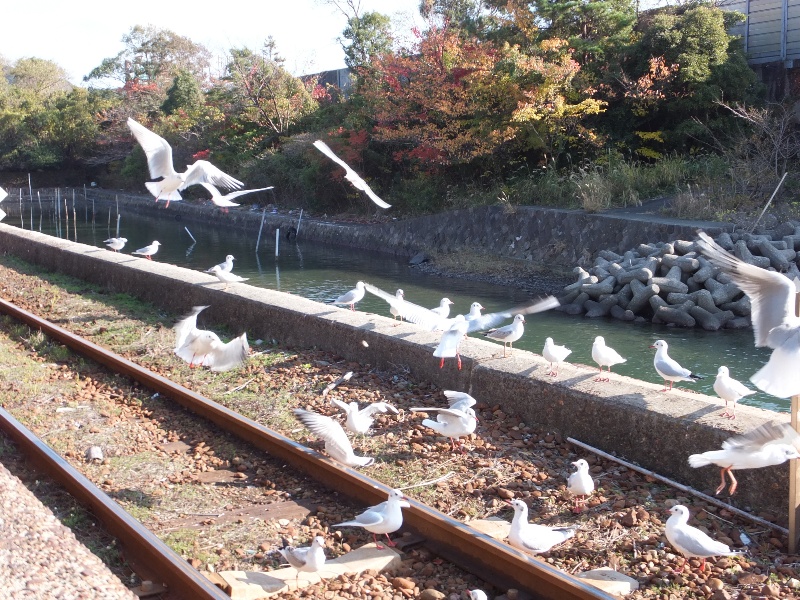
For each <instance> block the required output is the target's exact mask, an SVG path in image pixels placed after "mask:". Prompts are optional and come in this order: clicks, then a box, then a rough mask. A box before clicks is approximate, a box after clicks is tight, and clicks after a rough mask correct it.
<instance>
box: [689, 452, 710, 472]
mask: <svg viewBox="0 0 800 600" xmlns="http://www.w3.org/2000/svg"><path fill="white" fill-rule="evenodd" d="M710 464H713V463H712V462H711V461H710V460H709V459H708V458H707V457H705V456H703V455H702V454H692V455H691V456H690V457H689V466H690V467H692V468H695V469H697V468H698V467H705V466H707V465H710Z"/></svg>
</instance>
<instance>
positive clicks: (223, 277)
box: [206, 257, 249, 290]
mask: <svg viewBox="0 0 800 600" xmlns="http://www.w3.org/2000/svg"><path fill="white" fill-rule="evenodd" d="M231 258H233V257H231ZM206 272H207V273H212V274H213V275H216V276H217V279H219V280H220V281H221V282H222V283H224V284H225V287H224V288H222V289H223V290H227V289H228V284H229V283H238V282H240V281H247V280H248V279H249V278H248V277H239V276H238V275H234V274H233V273H229V272H228V271H223V270H222V267H221V266H220V265H214V266H213V267H211V268H210V269H209V270H208V271H206Z"/></svg>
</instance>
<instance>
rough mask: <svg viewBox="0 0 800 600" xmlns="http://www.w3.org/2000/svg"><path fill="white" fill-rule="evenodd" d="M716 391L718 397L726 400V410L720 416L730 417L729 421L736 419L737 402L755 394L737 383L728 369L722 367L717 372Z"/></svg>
mask: <svg viewBox="0 0 800 600" xmlns="http://www.w3.org/2000/svg"><path fill="white" fill-rule="evenodd" d="M714 391H715V392H716V393H717V396H719V397H720V398H722V399H723V400H725V410H724V411H723V413H722V414H721V415H720V416H722V417H728V418H729V419H735V418H736V402H738V401H739V400H741V399H742V398H744V397H745V396H749V395H750V394H755V391H754V390H751V389H750V388H748V387H747V386H745V385H744V384H743V383H741V382H740V381H736V380H735V379H734V378H733V377H731V376H730V375H729V374H728V367H720V368H719V369H718V370H717V378H716V379H715V380H714ZM729 400H730V401H731V402H732V403H733V408H732V409H731V412H728V401H729Z"/></svg>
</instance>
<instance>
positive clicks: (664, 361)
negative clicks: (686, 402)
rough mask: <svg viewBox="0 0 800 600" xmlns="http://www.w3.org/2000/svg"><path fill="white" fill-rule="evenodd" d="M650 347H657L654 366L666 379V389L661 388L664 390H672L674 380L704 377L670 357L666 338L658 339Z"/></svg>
mask: <svg viewBox="0 0 800 600" xmlns="http://www.w3.org/2000/svg"><path fill="white" fill-rule="evenodd" d="M650 347H651V348H655V349H656V355H655V357H653V366H654V367H655V368H656V372H657V373H658V374H659V375H661V377H662V379H663V380H664V389H663V390H661V391H662V392H667V391H670V390H672V382H673V381H696V380H698V379H703V376H702V375H695V374H694V373H692V372H691V371H690V370H689V369H684V368H683V367H682V366H680V365H679V364H678V362H677V361H675V360H673V359H672V358H670V356H669V354H667V348H668V345H667V342H665V341H664V340H656V341H655V342H654V343H653V345H652V346H650ZM667 382H669V389H668V388H667Z"/></svg>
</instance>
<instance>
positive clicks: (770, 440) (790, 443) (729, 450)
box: [689, 422, 800, 495]
mask: <svg viewBox="0 0 800 600" xmlns="http://www.w3.org/2000/svg"><path fill="white" fill-rule="evenodd" d="M798 448H800V434H798V433H797V432H796V431H795V430H794V429H793V428H792V426H791V425H789V424H788V423H784V424H782V425H778V424H775V423H771V422H770V423H765V424H764V425H760V426H759V427H756V428H755V429H753V430H752V431H749V432H747V433H745V434H742V435H736V436H733V437H731V438H728V439H727V440H725V441H724V442H722V450H711V451H709V452H703V453H702V454H692V455H691V456H690V457H689V465H690V466H692V467H694V468H695V469H696V468H698V467H705V466H706V465H717V466H718V467H721V470H720V483H719V487H718V488H717V491H716V492H715V494H719V493H720V492H721V491H722V490H724V489H725V473H727V474H728V476H729V477H730V479H731V487H730V489H729V490H728V492H729V493H730V494H731V495H733V494H734V493H735V492H736V486H737V485H738V482H737V481H736V478H735V477H734V476H733V471H735V470H737V469H758V468H761V467H769V466H772V465H779V464H781V463H783V462H785V461H787V460H789V459H792V458H800V452H798Z"/></svg>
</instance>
